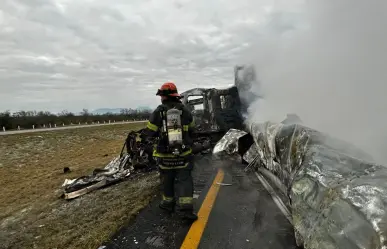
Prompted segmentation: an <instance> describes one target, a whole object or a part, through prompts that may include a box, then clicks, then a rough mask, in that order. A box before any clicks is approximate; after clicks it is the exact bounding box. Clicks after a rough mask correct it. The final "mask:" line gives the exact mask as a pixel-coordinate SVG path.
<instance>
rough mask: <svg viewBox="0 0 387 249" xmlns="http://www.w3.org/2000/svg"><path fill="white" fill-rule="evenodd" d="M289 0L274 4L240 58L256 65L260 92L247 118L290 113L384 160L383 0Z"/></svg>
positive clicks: (386, 23) (386, 76)
mask: <svg viewBox="0 0 387 249" xmlns="http://www.w3.org/2000/svg"><path fill="white" fill-rule="evenodd" d="M286 2H287V3H288V4H289V3H290V2H292V0H287V1H286ZM297 2H299V1H297ZM295 6H296V7H297V8H296V10H297V11H292V12H284V11H283V9H281V6H280V7H279V8H276V6H275V7H274V8H273V12H272V14H271V18H269V19H268V20H267V23H265V25H264V27H263V31H260V35H259V36H257V39H256V41H255V42H254V45H253V46H252V49H251V50H249V51H248V54H247V55H245V56H244V58H242V61H244V62H249V63H253V64H255V66H256V71H257V75H258V78H259V81H260V84H261V86H260V89H261V91H262V93H260V94H261V95H262V96H263V99H261V100H259V101H256V102H254V103H253V104H252V105H251V106H250V108H249V110H250V112H249V116H250V120H253V121H256V122H261V121H267V120H271V121H277V122H278V121H281V120H282V119H283V118H284V117H285V116H286V114H287V113H296V114H298V115H299V116H300V118H301V119H302V121H303V122H304V123H305V124H306V125H307V126H309V127H312V128H315V129H317V130H320V131H323V132H327V133H329V134H331V135H333V136H336V137H339V138H341V139H344V140H346V141H349V142H352V143H353V144H355V145H357V146H358V147H360V148H362V149H363V150H365V151H366V152H368V153H370V154H371V155H373V156H374V157H375V159H376V160H377V161H378V162H380V163H383V164H386V165H387V1H386V0H371V1H365V0H314V1H313V0H312V1H308V2H307V3H304V4H302V5H295ZM260 30H262V29H260Z"/></svg>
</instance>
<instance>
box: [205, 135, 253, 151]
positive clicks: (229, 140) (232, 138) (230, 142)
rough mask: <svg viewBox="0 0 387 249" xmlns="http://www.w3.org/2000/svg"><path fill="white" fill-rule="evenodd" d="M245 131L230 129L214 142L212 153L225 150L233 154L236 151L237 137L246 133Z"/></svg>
mask: <svg viewBox="0 0 387 249" xmlns="http://www.w3.org/2000/svg"><path fill="white" fill-rule="evenodd" d="M246 134H247V132H245V131H241V130H237V129H230V130H229V131H228V132H227V133H226V134H225V135H224V136H223V137H222V138H221V139H220V140H219V141H218V142H217V143H216V144H215V147H214V149H213V150H212V153H213V154H214V155H218V154H219V153H222V152H226V153H227V154H234V153H237V152H238V139H239V138H241V137H243V136H244V135H246Z"/></svg>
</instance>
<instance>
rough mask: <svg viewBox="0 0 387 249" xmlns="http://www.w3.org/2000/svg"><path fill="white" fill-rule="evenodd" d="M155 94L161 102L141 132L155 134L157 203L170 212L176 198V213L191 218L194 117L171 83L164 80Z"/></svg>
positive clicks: (192, 213) (195, 217)
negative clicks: (159, 198)
mask: <svg viewBox="0 0 387 249" xmlns="http://www.w3.org/2000/svg"><path fill="white" fill-rule="evenodd" d="M156 96H160V97H161V105H159V106H158V107H157V108H156V110H155V111H154V112H153V113H152V114H151V116H150V118H149V121H148V124H147V128H146V129H145V130H144V132H145V134H144V135H145V137H148V139H149V138H155V137H156V138H157V142H156V143H155V147H154V151H153V157H154V158H155V159H156V161H157V163H158V167H159V171H160V179H161V181H162V201H161V202H160V204H159V207H160V208H161V209H164V210H166V211H169V212H173V210H174V208H175V203H176V202H177V209H176V211H177V213H178V214H179V215H180V216H181V217H182V218H183V219H187V220H192V221H194V220H196V219H197V218H198V217H197V215H196V214H195V213H194V212H193V179H192V174H191V172H192V169H193V154H192V146H193V140H192V129H193V127H194V122H193V117H192V114H191V112H190V111H189V110H188V109H187V108H186V107H185V106H184V105H183V104H182V102H181V101H180V98H181V97H180V95H179V93H178V91H177V88H176V85H175V84H174V83H172V82H167V83H165V84H163V85H162V86H161V88H160V89H159V90H158V91H157V93H156ZM175 180H176V184H175ZM175 194H176V196H177V200H176V199H175Z"/></svg>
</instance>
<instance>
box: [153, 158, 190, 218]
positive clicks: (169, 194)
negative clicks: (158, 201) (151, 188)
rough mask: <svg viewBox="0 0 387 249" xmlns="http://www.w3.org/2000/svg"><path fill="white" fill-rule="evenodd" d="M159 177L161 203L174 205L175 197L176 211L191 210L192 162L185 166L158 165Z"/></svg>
mask: <svg viewBox="0 0 387 249" xmlns="http://www.w3.org/2000/svg"><path fill="white" fill-rule="evenodd" d="M159 169H160V179H161V185H162V186H161V187H162V198H163V200H162V204H163V205H164V206H174V205H175V197H176V198H177V199H176V202H177V208H178V211H182V212H185V211H187V212H192V210H193V179H192V174H191V173H192V169H193V162H192V161H190V162H188V163H187V166H186V167H184V168H182V167H176V168H174V167H171V168H165V167H160V168H159Z"/></svg>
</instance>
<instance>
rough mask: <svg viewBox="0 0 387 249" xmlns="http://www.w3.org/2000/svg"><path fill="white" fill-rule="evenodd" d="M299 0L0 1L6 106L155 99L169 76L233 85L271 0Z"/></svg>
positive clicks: (1, 102)
mask: <svg viewBox="0 0 387 249" xmlns="http://www.w3.org/2000/svg"><path fill="white" fill-rule="evenodd" d="M283 2H285V3H287V4H286V5H284V4H283ZM295 2H299V1H294V0H293V1H270V0H239V1H234V0H211V1H209V0H195V1H190V0H130V1H128V0H2V1H1V6H0V53H1V55H0V109H1V110H7V109H9V110H12V111H16V110H20V109H23V110H31V109H35V110H42V109H43V110H49V111H61V110H63V109H68V110H71V111H77V110H81V109H82V108H88V109H90V110H93V109H96V108H100V107H137V106H139V105H149V106H155V105H156V104H157V103H158V101H159V99H158V98H157V97H156V96H155V93H156V91H157V88H158V87H159V86H160V85H161V84H162V83H164V82H165V81H168V80H171V81H174V82H176V84H177V86H178V88H179V90H180V91H184V90H187V89H189V88H193V87H221V86H223V87H224V86H228V85H230V84H233V67H234V65H235V64H236V63H237V62H239V61H242V60H241V58H240V55H241V54H242V52H243V51H246V49H247V48H249V47H250V46H251V42H252V41H253V39H254V37H255V36H256V34H257V33H258V32H260V31H259V30H260V28H261V26H262V23H263V22H264V21H265V20H266V19H267V17H268V16H270V15H272V12H273V8H274V6H281V8H282V9H284V10H286V9H287V8H289V9H292V8H293V9H294V4H293V3H295Z"/></svg>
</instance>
